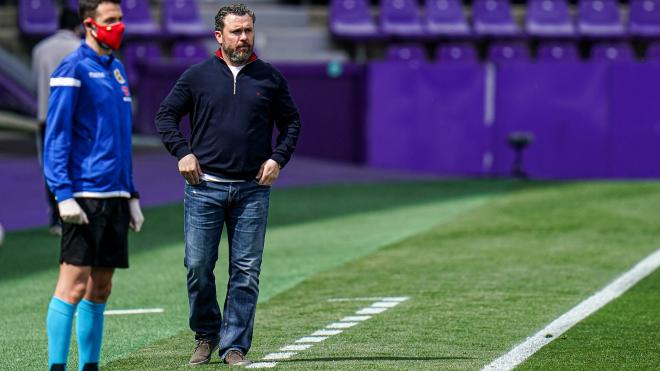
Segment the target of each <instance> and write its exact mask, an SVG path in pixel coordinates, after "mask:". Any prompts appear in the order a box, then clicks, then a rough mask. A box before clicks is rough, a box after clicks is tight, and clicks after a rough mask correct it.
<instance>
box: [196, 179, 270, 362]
mask: <svg viewBox="0 0 660 371" xmlns="http://www.w3.org/2000/svg"><path fill="white" fill-rule="evenodd" d="M269 200H270V187H269V186H262V185H259V184H258V183H257V182H256V181H254V180H248V181H245V182H238V183H213V182H206V181H202V182H201V183H200V184H199V185H195V186H191V185H188V184H186V189H185V199H184V208H185V228H184V230H185V239H186V253H185V259H184V264H185V266H186V268H187V269H188V302H189V305H190V328H191V329H192V330H193V331H194V332H195V338H196V339H198V340H199V339H206V340H212V341H217V340H218V338H219V340H220V355H221V356H224V354H225V353H226V352H227V351H228V350H230V349H237V350H240V351H241V352H243V354H246V353H247V352H248V350H249V349H250V345H251V344H252V329H253V327H254V314H255V310H256V305H257V297H258V296H259V272H260V271H261V258H262V254H263V249H264V237H265V235H266V221H267V219H268V205H269ZM223 224H226V225H227V235H228V238H229V283H228V285H227V296H226V297H225V305H224V310H223V313H222V314H221V313H220V307H219V306H218V300H217V298H216V287H215V276H214V274H213V269H214V268H215V263H216V261H217V260H218V244H219V243H220V235H221V234H222V228H223Z"/></svg>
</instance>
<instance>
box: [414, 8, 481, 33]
mask: <svg viewBox="0 0 660 371" xmlns="http://www.w3.org/2000/svg"><path fill="white" fill-rule="evenodd" d="M425 8H426V27H427V29H428V31H429V32H431V33H436V34H449V35H467V34H469V33H470V28H469V26H468V24H467V20H466V19H465V14H464V13H463V4H462V2H461V1H460V0H426V3H425Z"/></svg>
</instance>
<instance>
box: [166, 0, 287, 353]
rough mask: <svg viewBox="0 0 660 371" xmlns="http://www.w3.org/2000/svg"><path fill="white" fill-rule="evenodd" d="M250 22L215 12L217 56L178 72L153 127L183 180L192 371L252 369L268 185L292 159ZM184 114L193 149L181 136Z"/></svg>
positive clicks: (281, 97)
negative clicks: (223, 267)
mask: <svg viewBox="0 0 660 371" xmlns="http://www.w3.org/2000/svg"><path fill="white" fill-rule="evenodd" d="M254 21H255V15H254V13H253V12H252V10H250V9H248V8H247V7H246V6H245V5H243V4H232V5H227V6H223V7H222V8H220V10H219V11H218V13H217V15H216V17H215V37H216V40H217V41H218V43H219V44H220V48H219V49H218V51H217V52H216V55H214V56H212V57H210V58H209V59H207V60H206V61H204V62H202V63H199V64H196V65H194V66H192V67H190V68H189V69H188V70H187V71H185V72H184V73H183V75H182V76H181V77H180V78H179V80H178V81H177V82H176V84H175V85H174V87H173V88H172V91H171V92H170V94H169V95H168V96H167V97H166V98H165V100H164V101H163V102H162V104H161V106H160V109H159V111H158V113H157V115H156V120H155V122H156V126H157V128H158V132H159V133H160V135H161V137H162V140H163V143H164V144H165V147H166V148H167V150H169V152H170V153H171V154H172V155H174V156H175V157H176V158H177V159H178V161H179V162H178V167H179V172H180V173H181V175H182V176H183V177H184V178H185V180H186V186H185V197H184V214H185V216H184V218H185V225H184V234H185V257H184V264H185V266H186V268H187V270H188V301H189V307H190V317H189V324H190V328H191V329H192V330H193V331H194V332H195V339H196V341H197V344H196V347H195V350H194V352H193V355H192V357H191V358H190V361H189V364H191V365H196V364H203V363H208V362H209V360H210V358H211V356H212V354H213V352H214V351H215V350H216V349H218V348H219V355H220V357H221V358H222V360H223V361H224V362H225V363H227V364H230V365H246V364H248V363H249V361H248V360H247V359H246V358H245V355H246V354H247V352H248V351H249V349H250V346H251V343H252V333H253V327H254V316H255V311H256V304H257V297H258V294H259V273H260V270H261V260H262V254H263V249H264V238H265V233H266V220H267V217H268V206H269V200H270V190H271V188H270V186H271V184H273V182H274V181H275V180H276V179H277V177H278V176H279V174H280V169H281V168H283V167H284V166H285V165H286V164H287V162H288V161H289V159H290V158H291V155H292V154H293V151H294V149H295V147H296V142H297V140H298V134H299V131H300V117H299V114H298V110H297V108H296V106H295V104H294V103H293V99H292V98H291V94H290V93H289V89H288V86H287V82H286V80H285V79H284V77H283V76H282V74H281V73H280V72H279V71H278V70H277V69H275V68H274V67H273V66H271V65H270V64H268V63H265V62H264V61H262V60H260V59H259V58H257V56H256V55H255V54H254V53H253V52H252V48H253V45H254ZM186 114H189V115H190V118H191V120H190V121H191V129H192V136H191V139H190V142H188V141H187V140H186V139H185V138H184V136H183V135H182V134H181V131H180V129H179V123H180V120H181V117H183V116H184V115H186ZM274 126H275V127H277V130H278V136H277V138H276V143H275V146H274V147H273V145H272V136H273V129H274ZM223 225H226V226H227V235H228V241H229V283H228V285H227V294H226V296H225V303H224V309H223V312H222V313H221V312H220V307H219V305H218V301H217V298H216V284H215V276H214V274H213V270H214V268H215V264H216V261H217V259H218V243H219V241H220V236H221V234H222V229H223Z"/></svg>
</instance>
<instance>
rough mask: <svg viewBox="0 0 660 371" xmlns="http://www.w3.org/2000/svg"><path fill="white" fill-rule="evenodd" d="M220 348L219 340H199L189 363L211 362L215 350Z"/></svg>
mask: <svg viewBox="0 0 660 371" xmlns="http://www.w3.org/2000/svg"><path fill="white" fill-rule="evenodd" d="M216 349H218V341H210V340H204V339H201V340H197V345H195V351H194V352H193V355H192V357H190V361H188V364H189V365H203V364H205V363H209V361H210V360H211V356H212V355H213V352H215V351H216Z"/></svg>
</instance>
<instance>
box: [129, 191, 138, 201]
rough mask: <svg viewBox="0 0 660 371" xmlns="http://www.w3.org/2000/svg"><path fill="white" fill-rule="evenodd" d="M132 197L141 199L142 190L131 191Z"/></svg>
mask: <svg viewBox="0 0 660 371" xmlns="http://www.w3.org/2000/svg"><path fill="white" fill-rule="evenodd" d="M131 198H137V199H138V200H139V199H140V192H138V191H133V192H131Z"/></svg>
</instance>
